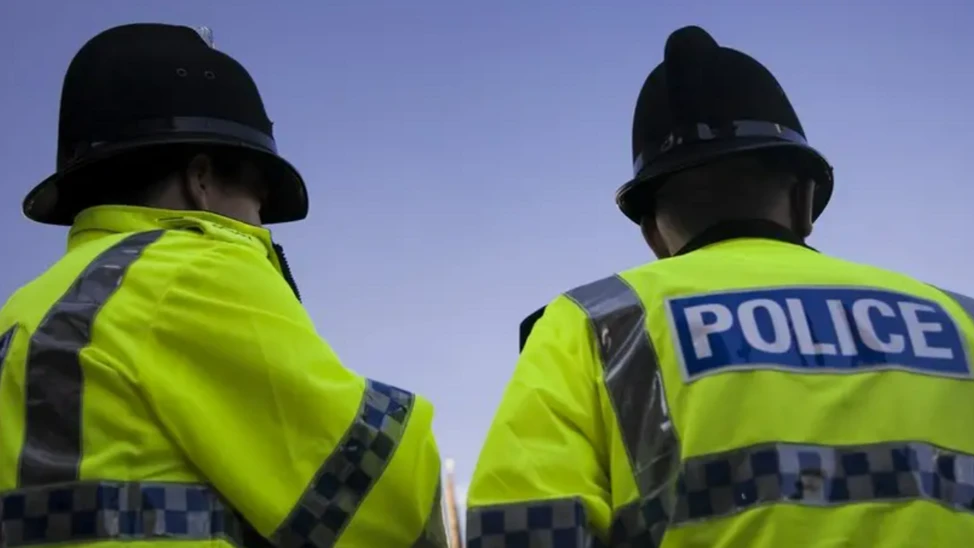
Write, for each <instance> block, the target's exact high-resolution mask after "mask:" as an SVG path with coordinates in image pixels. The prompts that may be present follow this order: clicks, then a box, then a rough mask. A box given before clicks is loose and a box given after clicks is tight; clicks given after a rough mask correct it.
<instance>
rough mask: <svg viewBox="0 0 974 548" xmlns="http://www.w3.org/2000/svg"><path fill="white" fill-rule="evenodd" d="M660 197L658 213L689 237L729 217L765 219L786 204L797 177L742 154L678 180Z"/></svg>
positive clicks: (775, 166)
mask: <svg viewBox="0 0 974 548" xmlns="http://www.w3.org/2000/svg"><path fill="white" fill-rule="evenodd" d="M675 179H677V180H673V181H671V182H670V183H667V184H665V185H664V186H663V187H662V188H661V189H660V192H659V193H658V194H657V196H656V215H657V216H659V215H664V216H665V217H666V222H667V223H668V224H670V225H671V226H673V227H674V228H676V229H678V230H680V231H681V232H684V233H686V234H690V235H692V234H696V233H698V232H700V231H701V230H703V229H705V228H707V227H708V226H710V225H712V224H714V223H716V222H719V221H722V220H728V219H765V218H770V217H771V216H773V215H774V213H775V211H776V210H778V209H779V208H780V206H781V204H782V203H783V202H785V201H787V199H788V196H789V194H790V193H791V191H792V188H793V187H794V185H795V183H796V182H797V180H798V178H797V177H796V175H795V173H794V171H792V170H790V169H788V167H787V166H785V165H782V164H781V163H780V162H774V161H767V160H766V159H765V158H763V157H761V156H760V155H747V156H737V157H734V158H731V159H728V160H725V161H720V162H716V163H714V164H712V165H709V166H706V167H704V168H702V169H700V170H699V171H697V173H695V174H693V175H692V176H689V177H687V176H684V177H681V176H679V175H678V176H676V177H675Z"/></svg>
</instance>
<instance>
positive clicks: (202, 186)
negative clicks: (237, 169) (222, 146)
mask: <svg viewBox="0 0 974 548" xmlns="http://www.w3.org/2000/svg"><path fill="white" fill-rule="evenodd" d="M214 175H215V174H214V172H213V159H212V158H210V157H209V156H208V155H206V154H196V155H194V156H193V157H192V158H191V159H190V160H189V162H188V163H187V164H186V170H185V171H184V173H183V188H184V190H185V192H186V199H187V200H188V201H189V203H190V205H191V206H192V207H193V209H196V210H199V211H212V208H213V206H214V204H213V203H212V201H213V200H212V196H213V187H214V185H216V178H215V177H214Z"/></svg>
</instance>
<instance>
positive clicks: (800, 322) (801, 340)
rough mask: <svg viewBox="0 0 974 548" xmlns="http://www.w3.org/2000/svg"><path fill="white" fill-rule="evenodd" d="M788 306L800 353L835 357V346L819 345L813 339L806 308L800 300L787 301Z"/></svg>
mask: <svg viewBox="0 0 974 548" xmlns="http://www.w3.org/2000/svg"><path fill="white" fill-rule="evenodd" d="M785 305H787V306H788V315H789V316H791V325H793V326H794V328H795V340H797V341H798V351H799V352H801V353H802V354H805V355H808V356H817V355H819V354H823V355H826V356H834V355H835V354H836V350H835V345H834V344H832V343H817V342H815V340H814V339H813V338H812V329H811V327H810V326H809V325H808V316H807V315H806V314H805V306H804V305H803V304H802V302H801V300H800V299H785Z"/></svg>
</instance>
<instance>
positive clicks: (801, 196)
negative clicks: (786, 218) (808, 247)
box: [791, 179, 815, 238]
mask: <svg viewBox="0 0 974 548" xmlns="http://www.w3.org/2000/svg"><path fill="white" fill-rule="evenodd" d="M814 208H815V180H814V179H805V180H798V181H796V182H795V184H794V185H792V187H791V219H792V229H793V230H794V231H795V232H796V233H797V234H798V235H799V236H801V237H802V238H807V237H809V236H810V235H811V234H812V224H813V219H814V216H815V211H814Z"/></svg>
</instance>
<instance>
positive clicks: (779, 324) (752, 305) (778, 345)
mask: <svg viewBox="0 0 974 548" xmlns="http://www.w3.org/2000/svg"><path fill="white" fill-rule="evenodd" d="M758 308H763V309H765V310H767V311H768V315H770V316H771V328H772V330H773V331H774V332H773V333H772V337H773V338H772V339H771V340H770V341H769V340H765V339H764V336H763V335H761V331H760V330H758V323H757V320H756V319H755V317H754V312H755V311H756V310H757V309H758ZM737 318H738V321H740V322H741V332H743V333H744V339H745V340H746V341H747V342H748V344H750V345H751V346H752V347H753V348H754V349H755V350H760V351H762V352H768V353H772V354H782V353H784V352H787V351H788V349H789V348H791V330H789V329H788V316H787V315H785V310H784V309H783V308H781V305H780V304H778V303H776V302H774V301H772V300H771V299H754V300H752V301H744V302H743V303H741V305H740V306H739V307H737Z"/></svg>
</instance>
